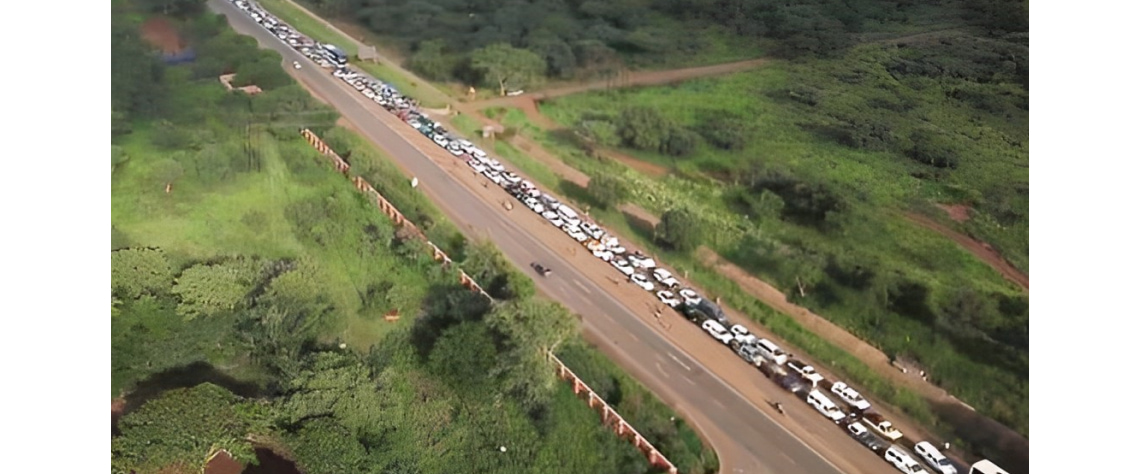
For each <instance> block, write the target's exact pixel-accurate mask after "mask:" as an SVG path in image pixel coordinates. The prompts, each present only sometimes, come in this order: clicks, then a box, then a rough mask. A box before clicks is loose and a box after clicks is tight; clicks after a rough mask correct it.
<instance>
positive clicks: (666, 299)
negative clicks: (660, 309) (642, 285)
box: [657, 291, 681, 308]
mask: <svg viewBox="0 0 1140 474" xmlns="http://www.w3.org/2000/svg"><path fill="white" fill-rule="evenodd" d="M657 299H659V300H661V302H662V303H665V304H666V305H668V306H669V307H670V308H676V307H678V306H680V305H681V300H679V299H677V296H676V295H674V294H673V292H672V291H658V292H657Z"/></svg>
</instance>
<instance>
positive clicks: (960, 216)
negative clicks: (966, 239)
mask: <svg viewBox="0 0 1140 474" xmlns="http://www.w3.org/2000/svg"><path fill="white" fill-rule="evenodd" d="M936 206H938V208H939V209H942V210H943V211H946V214H947V215H948V216H950V220H952V221H954V222H966V221H968V220H970V211H971V209H970V206H967V205H965V204H936Z"/></svg>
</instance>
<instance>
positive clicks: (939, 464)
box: [914, 441, 958, 474]
mask: <svg viewBox="0 0 1140 474" xmlns="http://www.w3.org/2000/svg"><path fill="white" fill-rule="evenodd" d="M914 453H915V454H917V455H918V457H919V458H920V459H922V460H923V461H925V462H926V464H929V465H930V467H933V468H934V470H935V471H937V472H939V473H940V474H958V469H957V468H955V467H954V465H953V464H951V463H950V460H949V459H947V458H946V456H943V455H942V452H941V451H939V450H938V448H935V447H934V445H933V444H930V443H929V442H927V441H920V442H918V443H917V444H915V445H914Z"/></svg>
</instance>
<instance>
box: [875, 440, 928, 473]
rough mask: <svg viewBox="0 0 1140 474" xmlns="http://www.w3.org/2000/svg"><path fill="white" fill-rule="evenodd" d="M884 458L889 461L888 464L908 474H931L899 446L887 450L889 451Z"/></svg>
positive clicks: (884, 454)
mask: <svg viewBox="0 0 1140 474" xmlns="http://www.w3.org/2000/svg"><path fill="white" fill-rule="evenodd" d="M883 457H884V458H886V459H887V462H889V463H891V465H893V466H895V468H896V469H898V470H900V471H902V472H905V473H906V474H930V473H929V472H926V469H923V468H922V466H920V465H919V464H918V461H915V460H914V458H912V457H910V455H909V454H907V453H906V451H903V450H902V448H900V447H898V446H891V447H889V448H887V451H886V452H885V453H883Z"/></svg>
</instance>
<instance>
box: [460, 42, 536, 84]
mask: <svg viewBox="0 0 1140 474" xmlns="http://www.w3.org/2000/svg"><path fill="white" fill-rule="evenodd" d="M471 66H472V67H473V68H475V69H476V70H478V71H481V72H482V73H483V77H484V78H485V79H486V80H488V82H490V83H492V84H495V85H497V86H498V87H499V95H504V96H505V95H507V89H518V88H522V87H526V86H529V85H531V84H533V83H535V82H537V81H539V80H540V79H541V78H542V74H543V72H544V71H545V70H546V61H543V59H542V58H541V57H540V56H539V55H537V54H534V53H533V52H531V51H528V50H525V49H519V48H515V47H512V46H511V45H509V44H506V43H495V44H492V45H489V46H485V47H483V48H479V49H477V50H475V51H474V52H472V53H471Z"/></svg>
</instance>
